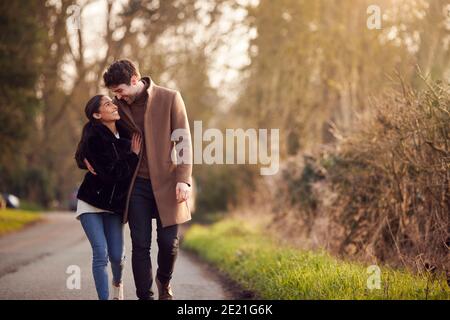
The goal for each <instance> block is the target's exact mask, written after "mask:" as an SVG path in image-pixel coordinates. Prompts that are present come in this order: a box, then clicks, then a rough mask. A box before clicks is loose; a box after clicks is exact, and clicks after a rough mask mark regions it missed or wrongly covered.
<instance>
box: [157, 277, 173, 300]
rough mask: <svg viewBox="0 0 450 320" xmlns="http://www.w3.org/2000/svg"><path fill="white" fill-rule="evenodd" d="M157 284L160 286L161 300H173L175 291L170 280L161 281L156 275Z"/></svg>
mask: <svg viewBox="0 0 450 320" xmlns="http://www.w3.org/2000/svg"><path fill="white" fill-rule="evenodd" d="M156 286H157V287H158V293H159V296H158V298H159V300H173V292H172V288H171V287H170V282H169V281H167V282H166V283H161V282H160V281H159V279H158V277H156Z"/></svg>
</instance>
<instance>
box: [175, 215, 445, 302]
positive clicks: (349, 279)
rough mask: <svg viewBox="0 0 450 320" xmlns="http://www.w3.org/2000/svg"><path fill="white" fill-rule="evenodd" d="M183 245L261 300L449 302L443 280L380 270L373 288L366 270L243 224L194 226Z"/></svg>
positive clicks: (235, 222)
mask: <svg viewBox="0 0 450 320" xmlns="http://www.w3.org/2000/svg"><path fill="white" fill-rule="evenodd" d="M183 247H184V248H186V249H189V250H192V251H194V252H196V253H197V254H198V255H199V256H200V257H201V258H203V259H204V260H206V261H208V262H211V263H212V264H213V265H215V266H216V267H218V268H219V269H220V270H221V271H223V272H225V273H226V274H227V275H228V276H229V277H230V278H231V279H232V280H234V281H236V282H237V283H239V284H240V285H241V286H242V287H243V288H245V289H247V290H251V291H253V292H254V293H255V294H256V295H257V297H258V298H261V299H449V298H450V293H449V292H450V290H449V289H448V287H447V284H446V283H445V279H440V280H439V281H428V280H427V278H426V277H420V276H418V275H414V274H412V273H410V272H408V271H401V270H393V269H390V268H387V267H383V266H381V267H380V268H381V288H380V289H373V290H369V289H368V288H367V280H368V277H369V276H370V274H368V273H367V267H368V266H365V265H363V264H358V263H355V262H345V261H341V260H338V259H336V258H333V257H331V256H330V255H329V254H327V253H325V252H308V251H301V250H297V249H293V248H289V247H285V246H281V245H279V244H277V243H276V242H275V241H274V240H273V239H271V238H270V237H268V236H267V235H266V234H264V233H263V232H262V231H260V230H258V228H256V227H250V225H249V224H246V223H245V221H242V220H237V219H227V220H223V221H221V222H218V223H216V224H214V225H212V226H209V227H205V226H200V225H194V226H192V227H191V228H190V229H189V230H188V231H187V233H186V235H185V237H184V241H183Z"/></svg>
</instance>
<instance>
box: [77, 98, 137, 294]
mask: <svg viewBox="0 0 450 320" xmlns="http://www.w3.org/2000/svg"><path fill="white" fill-rule="evenodd" d="M85 114H86V117H87V118H88V119H89V121H88V123H86V125H85V126H84V128H83V133H82V137H81V141H80V143H79V144H78V148H77V152H76V154H75V159H76V161H77V163H78V166H79V167H83V161H84V159H85V158H86V159H87V160H88V161H89V162H90V164H91V165H92V167H93V168H94V170H95V172H96V175H94V174H92V173H90V172H87V173H86V175H85V177H84V180H83V183H82V184H81V186H80V188H79V190H78V195H77V198H78V203H77V218H78V219H79V220H80V221H81V225H82V226H83V229H84V231H85V233H86V236H87V238H88V239H89V242H90V243H91V246H92V250H93V261H92V272H93V275H94V281H95V287H96V289H97V294H98V297H99V299H100V300H107V299H108V297H109V286H108V272H107V265H108V258H109V261H110V262H111V269H112V274H113V281H112V285H113V289H114V294H113V298H114V299H117V300H122V299H123V283H122V270H123V263H124V260H125V254H124V241H123V224H122V213H123V211H124V209H125V200H126V196H127V192H128V188H129V184H130V181H131V178H132V175H133V173H134V171H135V169H136V166H137V164H138V161H139V157H138V154H139V152H140V150H141V137H140V136H139V135H138V134H137V133H133V135H132V138H131V141H130V139H129V137H130V135H129V133H128V132H127V131H126V130H125V128H122V127H120V126H119V125H118V122H116V121H117V120H119V119H120V116H119V113H118V108H117V106H116V105H114V104H113V103H112V101H111V99H110V98H109V97H107V96H104V95H96V96H94V97H93V98H91V99H90V100H89V101H88V103H87V104H86V107H85Z"/></svg>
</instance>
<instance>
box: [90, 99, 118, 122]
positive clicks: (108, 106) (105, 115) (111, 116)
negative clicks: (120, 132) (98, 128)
mask: <svg viewBox="0 0 450 320" xmlns="http://www.w3.org/2000/svg"><path fill="white" fill-rule="evenodd" d="M94 117H95V118H97V119H99V120H100V121H102V122H111V121H117V120H119V119H120V116H119V111H118V108H117V106H116V105H115V104H114V103H113V102H112V100H111V98H109V97H107V96H104V97H103V98H102V100H101V102H100V108H99V112H98V113H95V114H94Z"/></svg>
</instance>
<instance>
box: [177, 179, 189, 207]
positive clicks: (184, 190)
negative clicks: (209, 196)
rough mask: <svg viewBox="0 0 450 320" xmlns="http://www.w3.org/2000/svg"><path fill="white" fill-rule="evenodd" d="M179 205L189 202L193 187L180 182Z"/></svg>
mask: <svg viewBox="0 0 450 320" xmlns="http://www.w3.org/2000/svg"><path fill="white" fill-rule="evenodd" d="M176 193H177V201H178V203H180V202H183V201H187V200H188V199H189V197H190V195H191V187H190V186H189V185H188V184H187V183H184V182H178V183H177V187H176Z"/></svg>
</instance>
